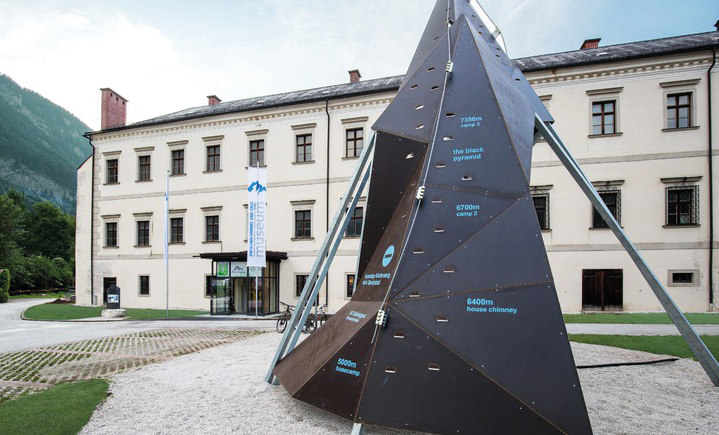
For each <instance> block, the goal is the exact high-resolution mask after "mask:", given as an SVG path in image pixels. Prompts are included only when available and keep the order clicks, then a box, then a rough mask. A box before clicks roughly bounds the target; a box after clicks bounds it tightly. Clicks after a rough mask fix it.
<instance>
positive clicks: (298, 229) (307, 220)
mask: <svg viewBox="0 0 719 435" xmlns="http://www.w3.org/2000/svg"><path fill="white" fill-rule="evenodd" d="M290 204H291V205H292V238H291V239H292V240H312V239H313V238H312V234H313V232H312V212H313V209H314V204H315V200H313V199H311V200H301V201H290Z"/></svg>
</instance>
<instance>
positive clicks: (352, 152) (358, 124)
mask: <svg viewBox="0 0 719 435" xmlns="http://www.w3.org/2000/svg"><path fill="white" fill-rule="evenodd" d="M368 119H369V118H368V117H367V116H361V117H356V118H348V119H343V120H342V124H343V127H344V129H345V137H344V144H345V149H344V157H343V158H345V159H354V158H357V157H359V156H360V154H362V150H363V149H364V141H365V124H366V123H367V120H368Z"/></svg>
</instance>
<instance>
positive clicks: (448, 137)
mask: <svg viewBox="0 0 719 435" xmlns="http://www.w3.org/2000/svg"><path fill="white" fill-rule="evenodd" d="M462 23H464V24H461V23H460V24H459V29H460V32H459V38H458V41H457V44H456V46H455V51H454V59H455V65H454V72H453V73H452V79H451V81H450V82H449V83H448V84H447V90H446V95H445V100H444V104H443V106H442V113H440V117H439V127H438V133H437V140H436V142H435V144H434V148H433V150H432V159H431V165H430V171H429V173H428V175H427V185H430V186H432V185H442V186H453V187H455V188H456V189H459V190H465V191H476V192H482V193H484V192H490V193H494V194H501V195H505V196H507V197H509V198H514V199H518V198H520V197H522V196H524V194H526V193H527V192H528V191H529V182H528V181H527V179H526V178H525V174H524V171H523V170H522V166H521V165H520V161H519V158H518V156H517V154H516V152H515V150H514V145H513V144H512V142H511V140H510V136H509V134H508V132H507V127H506V122H505V120H504V115H503V113H502V111H501V110H500V107H499V105H498V103H497V99H496V98H497V97H499V96H498V95H496V94H495V92H494V90H493V89H492V86H491V82H490V80H489V78H488V77H487V70H486V69H485V68H484V67H483V65H482V59H481V58H480V56H479V52H478V51H477V48H476V46H475V43H474V38H472V36H471V35H470V34H469V29H468V27H467V25H466V23H465V22H464V20H463V21H462ZM456 26H458V25H455V27H456ZM460 60H461V61H460ZM530 133H531V131H530ZM442 164H445V165H446V168H444V169H439V168H438V165H442Z"/></svg>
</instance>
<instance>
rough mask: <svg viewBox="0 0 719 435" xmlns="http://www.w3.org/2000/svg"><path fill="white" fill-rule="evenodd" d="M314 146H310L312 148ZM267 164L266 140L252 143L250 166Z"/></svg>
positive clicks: (252, 141)
mask: <svg viewBox="0 0 719 435" xmlns="http://www.w3.org/2000/svg"><path fill="white" fill-rule="evenodd" d="M311 145H312V144H310V146H311ZM264 164H265V140H264V139H258V140H251V141H250V166H257V165H260V166H264Z"/></svg>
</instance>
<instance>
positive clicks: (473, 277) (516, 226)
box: [392, 195, 552, 299]
mask: <svg viewBox="0 0 719 435" xmlns="http://www.w3.org/2000/svg"><path fill="white" fill-rule="evenodd" d="M400 273H402V272H401V271H400ZM551 280H552V276H551V272H550V269H549V261H548V260H547V254H546V253H545V251H544V242H543V241H542V234H541V232H540V230H539V224H538V222H537V218H536V214H534V204H533V202H532V198H531V195H527V196H525V197H524V198H523V199H522V200H521V201H519V202H517V203H516V205H514V206H512V207H510V208H509V209H507V210H506V211H505V212H504V213H502V214H501V215H499V216H498V217H497V218H495V219H494V220H493V221H492V222H491V223H490V224H489V225H487V226H485V227H484V228H483V229H482V230H481V231H479V232H478V233H477V234H475V235H474V236H472V237H470V238H469V239H468V240H467V241H466V242H465V243H463V244H461V245H460V246H459V247H457V248H456V249H455V250H454V251H452V252H451V253H450V254H449V255H447V256H445V257H443V258H442V260H441V261H439V262H437V263H436V264H432V265H431V266H429V267H427V269H426V272H425V273H424V274H422V275H420V276H419V277H417V278H415V280H414V281H412V282H411V283H410V284H409V285H408V286H407V287H406V288H405V289H400V288H395V287H394V286H393V292H392V298H395V299H396V298H400V299H406V298H409V297H410V294H418V295H419V297H424V296H435V295H445V294H448V293H458V292H462V291H468V292H469V291H477V290H488V289H496V288H506V287H514V286H520V285H527V284H531V283H537V282H542V283H544V282H549V281H551Z"/></svg>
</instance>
